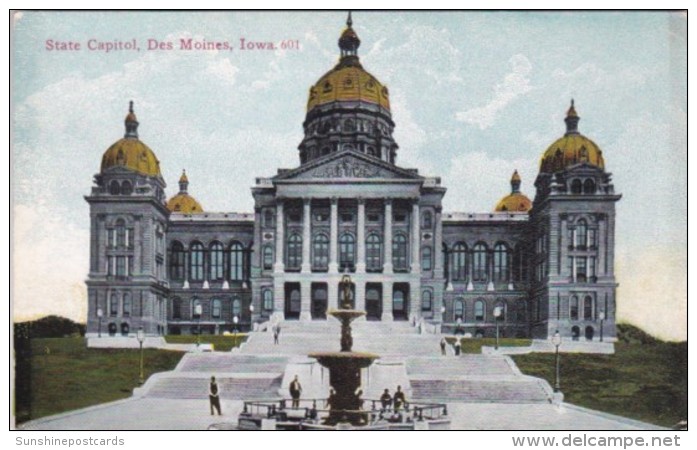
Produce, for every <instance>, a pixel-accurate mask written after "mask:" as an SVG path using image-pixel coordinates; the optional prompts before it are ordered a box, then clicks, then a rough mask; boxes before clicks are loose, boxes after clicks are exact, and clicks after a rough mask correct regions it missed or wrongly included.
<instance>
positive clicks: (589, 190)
mask: <svg viewBox="0 0 697 450" xmlns="http://www.w3.org/2000/svg"><path fill="white" fill-rule="evenodd" d="M583 193H584V194H595V182H594V181H593V180H592V179H590V178H588V179H587V180H586V181H584V182H583Z"/></svg>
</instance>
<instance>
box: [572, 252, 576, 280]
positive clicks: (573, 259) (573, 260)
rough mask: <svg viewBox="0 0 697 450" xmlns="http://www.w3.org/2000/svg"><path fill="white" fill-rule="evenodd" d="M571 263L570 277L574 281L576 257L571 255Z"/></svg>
mask: <svg viewBox="0 0 697 450" xmlns="http://www.w3.org/2000/svg"><path fill="white" fill-rule="evenodd" d="M571 261H572V264H571V277H572V278H573V280H574V283H575V282H576V257H575V256H573V257H572V258H571Z"/></svg>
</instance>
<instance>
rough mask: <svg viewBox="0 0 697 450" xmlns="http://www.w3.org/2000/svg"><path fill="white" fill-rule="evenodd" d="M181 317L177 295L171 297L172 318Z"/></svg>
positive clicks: (180, 303)
mask: <svg viewBox="0 0 697 450" xmlns="http://www.w3.org/2000/svg"><path fill="white" fill-rule="evenodd" d="M181 318H182V301H181V299H180V298H179V297H174V298H173V299H172V319H181Z"/></svg>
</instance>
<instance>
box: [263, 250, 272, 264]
mask: <svg viewBox="0 0 697 450" xmlns="http://www.w3.org/2000/svg"><path fill="white" fill-rule="evenodd" d="M263 252H264V254H263V257H264V270H271V269H273V248H271V246H270V245H267V246H265V247H264V251H263Z"/></svg>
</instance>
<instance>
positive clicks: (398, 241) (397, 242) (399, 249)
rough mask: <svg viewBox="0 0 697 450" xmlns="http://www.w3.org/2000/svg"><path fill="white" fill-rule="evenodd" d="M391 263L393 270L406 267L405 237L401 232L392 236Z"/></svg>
mask: <svg viewBox="0 0 697 450" xmlns="http://www.w3.org/2000/svg"><path fill="white" fill-rule="evenodd" d="M392 265H393V267H394V268H395V270H405V269H406V268H407V237H406V236H405V235H404V234H402V233H398V234H397V235H395V237H394V238H392Z"/></svg>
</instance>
